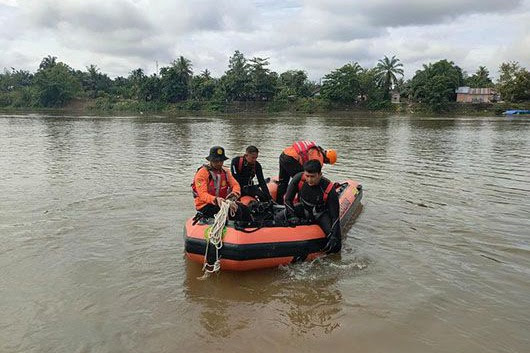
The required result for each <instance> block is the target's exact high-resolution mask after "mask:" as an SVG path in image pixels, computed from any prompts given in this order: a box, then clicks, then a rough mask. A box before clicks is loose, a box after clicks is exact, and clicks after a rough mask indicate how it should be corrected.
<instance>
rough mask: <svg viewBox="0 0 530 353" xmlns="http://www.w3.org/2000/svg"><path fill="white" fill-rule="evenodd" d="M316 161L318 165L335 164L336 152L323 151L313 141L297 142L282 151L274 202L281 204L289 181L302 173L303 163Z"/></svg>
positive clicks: (332, 150)
mask: <svg viewBox="0 0 530 353" xmlns="http://www.w3.org/2000/svg"><path fill="white" fill-rule="evenodd" d="M311 159H316V160H317V161H319V162H320V165H323V164H324V163H328V164H335V162H336V161H337V151H335V150H334V149H329V150H324V149H323V148H322V147H320V146H317V145H316V143H315V142H313V141H297V142H295V143H293V145H292V146H289V147H287V148H286V149H284V150H283V152H282V154H281V155H280V176H279V178H280V181H279V184H278V193H277V195H276V202H277V203H279V204H283V196H284V195H285V191H286V190H287V186H288V185H289V180H290V179H291V178H292V177H293V176H295V175H296V174H298V173H300V172H302V171H303V167H302V166H303V165H304V163H305V162H307V161H309V160H311Z"/></svg>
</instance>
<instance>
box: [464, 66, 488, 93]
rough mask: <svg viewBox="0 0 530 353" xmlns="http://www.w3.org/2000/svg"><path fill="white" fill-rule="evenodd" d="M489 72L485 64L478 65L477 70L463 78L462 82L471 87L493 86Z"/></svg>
mask: <svg viewBox="0 0 530 353" xmlns="http://www.w3.org/2000/svg"><path fill="white" fill-rule="evenodd" d="M489 75H490V73H489V71H488V69H487V68H486V67H485V66H479V67H478V69H477V71H476V72H475V73H474V74H473V75H471V76H470V77H467V78H466V79H465V82H464V84H465V85H466V86H469V87H473V88H484V87H493V81H492V80H491V78H490V77H489Z"/></svg>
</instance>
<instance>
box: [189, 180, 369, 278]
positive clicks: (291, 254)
mask: <svg viewBox="0 0 530 353" xmlns="http://www.w3.org/2000/svg"><path fill="white" fill-rule="evenodd" d="M268 185H269V190H270V192H271V195H272V196H273V198H274V197H275V194H276V188H277V184H276V183H275V182H271V183H269V184H268ZM336 191H337V193H338V195H339V202H340V221H341V228H342V230H343V236H344V234H345V231H344V230H345V228H346V227H347V226H348V225H349V224H351V222H352V221H353V220H354V219H355V218H356V217H357V215H358V214H359V212H360V211H361V208H362V205H361V199H362V186H361V185H360V184H359V183H357V182H355V181H352V180H347V181H345V182H342V183H337V184H336ZM270 207H271V208H275V209H276V211H277V209H278V208H281V207H283V206H278V205H274V206H272V205H270ZM212 223H213V220H212V219H207V220H200V221H198V222H194V220H193V219H191V218H190V219H188V220H187V221H186V226H185V232H184V240H185V252H186V256H187V258H188V259H189V260H191V261H193V262H197V263H200V264H203V263H204V261H205V257H204V254H205V251H206V241H207V240H206V237H205V234H207V232H208V228H209V227H210V226H211V225H212ZM325 244H326V237H325V234H324V232H323V231H322V229H321V228H320V227H319V226H318V225H317V224H309V223H306V224H303V223H302V224H297V225H292V224H285V223H282V224H278V223H276V222H274V221H273V220H269V221H260V222H245V223H242V222H233V221H229V222H228V223H227V226H226V233H225V234H224V237H223V247H222V248H221V249H220V250H219V257H220V261H221V270H223V271H224V270H229V271H248V270H255V269H261V268H270V267H277V266H279V265H286V264H289V263H292V262H297V261H304V260H312V259H314V258H316V257H317V256H319V255H321V254H323V253H322V248H323V247H324V245H325ZM211 248H213V246H212V247H211ZM214 254H215V251H209V253H208V255H209V256H208V263H210V262H213V261H215V259H213V258H210V255H212V256H213V255H214Z"/></svg>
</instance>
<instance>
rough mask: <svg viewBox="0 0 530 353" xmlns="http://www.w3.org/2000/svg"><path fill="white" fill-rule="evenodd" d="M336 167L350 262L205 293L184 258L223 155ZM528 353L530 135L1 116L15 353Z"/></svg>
mask: <svg viewBox="0 0 530 353" xmlns="http://www.w3.org/2000/svg"><path fill="white" fill-rule="evenodd" d="M295 139H311V140H316V141H317V142H318V143H319V144H320V145H322V146H323V147H325V148H336V149H337V150H338V152H339V160H338V162H337V164H336V165H334V166H327V165H326V166H325V169H324V173H325V175H327V176H328V177H330V178H331V179H334V180H341V179H346V178H351V179H355V180H358V181H360V182H361V183H362V184H363V186H364V199H363V204H364V209H363V211H362V213H361V214H360V216H359V217H358V219H357V221H356V222H355V223H354V224H353V226H352V227H351V228H350V230H349V231H348V234H347V236H348V237H347V239H346V240H345V243H344V245H343V251H342V254H341V255H340V256H329V257H326V258H322V259H318V260H316V261H314V262H311V263H309V262H307V263H303V264H296V265H290V266H287V267H284V268H278V269H272V270H265V271H254V272H247V273H229V272H223V271H221V273H220V274H219V275H218V276H213V277H210V278H209V279H207V280H205V281H199V280H197V277H198V276H199V275H200V274H201V272H200V268H199V266H198V265H196V264H191V263H188V262H187V260H186V259H185V258H184V256H183V246H184V240H183V225H184V222H185V220H186V218H188V217H190V216H192V215H193V214H194V209H193V202H192V196H191V192H190V187H189V186H190V183H191V180H192V178H193V175H194V173H195V170H196V169H197V167H198V166H199V165H200V164H201V163H203V162H204V161H205V160H204V157H205V156H206V154H207V152H208V149H209V147H210V146H211V145H213V144H220V145H223V146H225V147H226V150H227V154H228V155H229V156H235V155H236V154H239V153H241V152H243V151H244V148H245V147H246V146H247V145H248V144H255V145H257V146H258V148H260V157H259V160H260V161H261V163H262V165H263V166H264V171H265V174H266V176H272V175H276V174H277V168H278V166H277V163H278V162H277V160H278V155H279V154H280V152H281V151H282V149H283V148H284V147H285V146H287V145H289V144H291V143H292V141H293V140H295ZM326 351H329V352H407V353H409V352H470V353H471V352H473V353H474V352H529V351H530V119H529V118H515V119H507V118H503V117H489V118H488V117H481V118H475V117H445V118H440V117H438V118H432V117H431V118H429V117H407V116H368V115H362V114H361V115H340V116H338V115H330V116H273V117H270V116H269V117H267V116H243V117H215V116H214V117H201V116H199V117H157V116H145V115H144V116H141V117H134V116H123V117H89V116H60V115H53V114H49V115H39V114H20V115H16V114H6V113H3V114H0V352H2V353H12V352H54V353H56V352H61V353H62V352H65V353H74V352H77V353H89V352H142V353H146V352H268V353H269V352H326Z"/></svg>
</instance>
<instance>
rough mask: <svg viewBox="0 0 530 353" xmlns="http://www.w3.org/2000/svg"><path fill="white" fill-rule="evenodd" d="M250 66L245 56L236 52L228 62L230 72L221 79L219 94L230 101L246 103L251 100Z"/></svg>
mask: <svg viewBox="0 0 530 353" xmlns="http://www.w3.org/2000/svg"><path fill="white" fill-rule="evenodd" d="M251 89H252V87H251V77H250V65H249V64H248V62H247V59H245V56H244V55H243V54H242V53H241V52H240V51H239V50H236V51H235V52H234V55H232V56H231V57H230V59H229V60H228V70H227V71H226V72H225V74H224V75H223V76H222V77H221V86H220V90H219V92H218V93H217V94H218V95H219V96H223V97H224V99H225V100H228V101H245V100H248V99H249V98H251Z"/></svg>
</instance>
